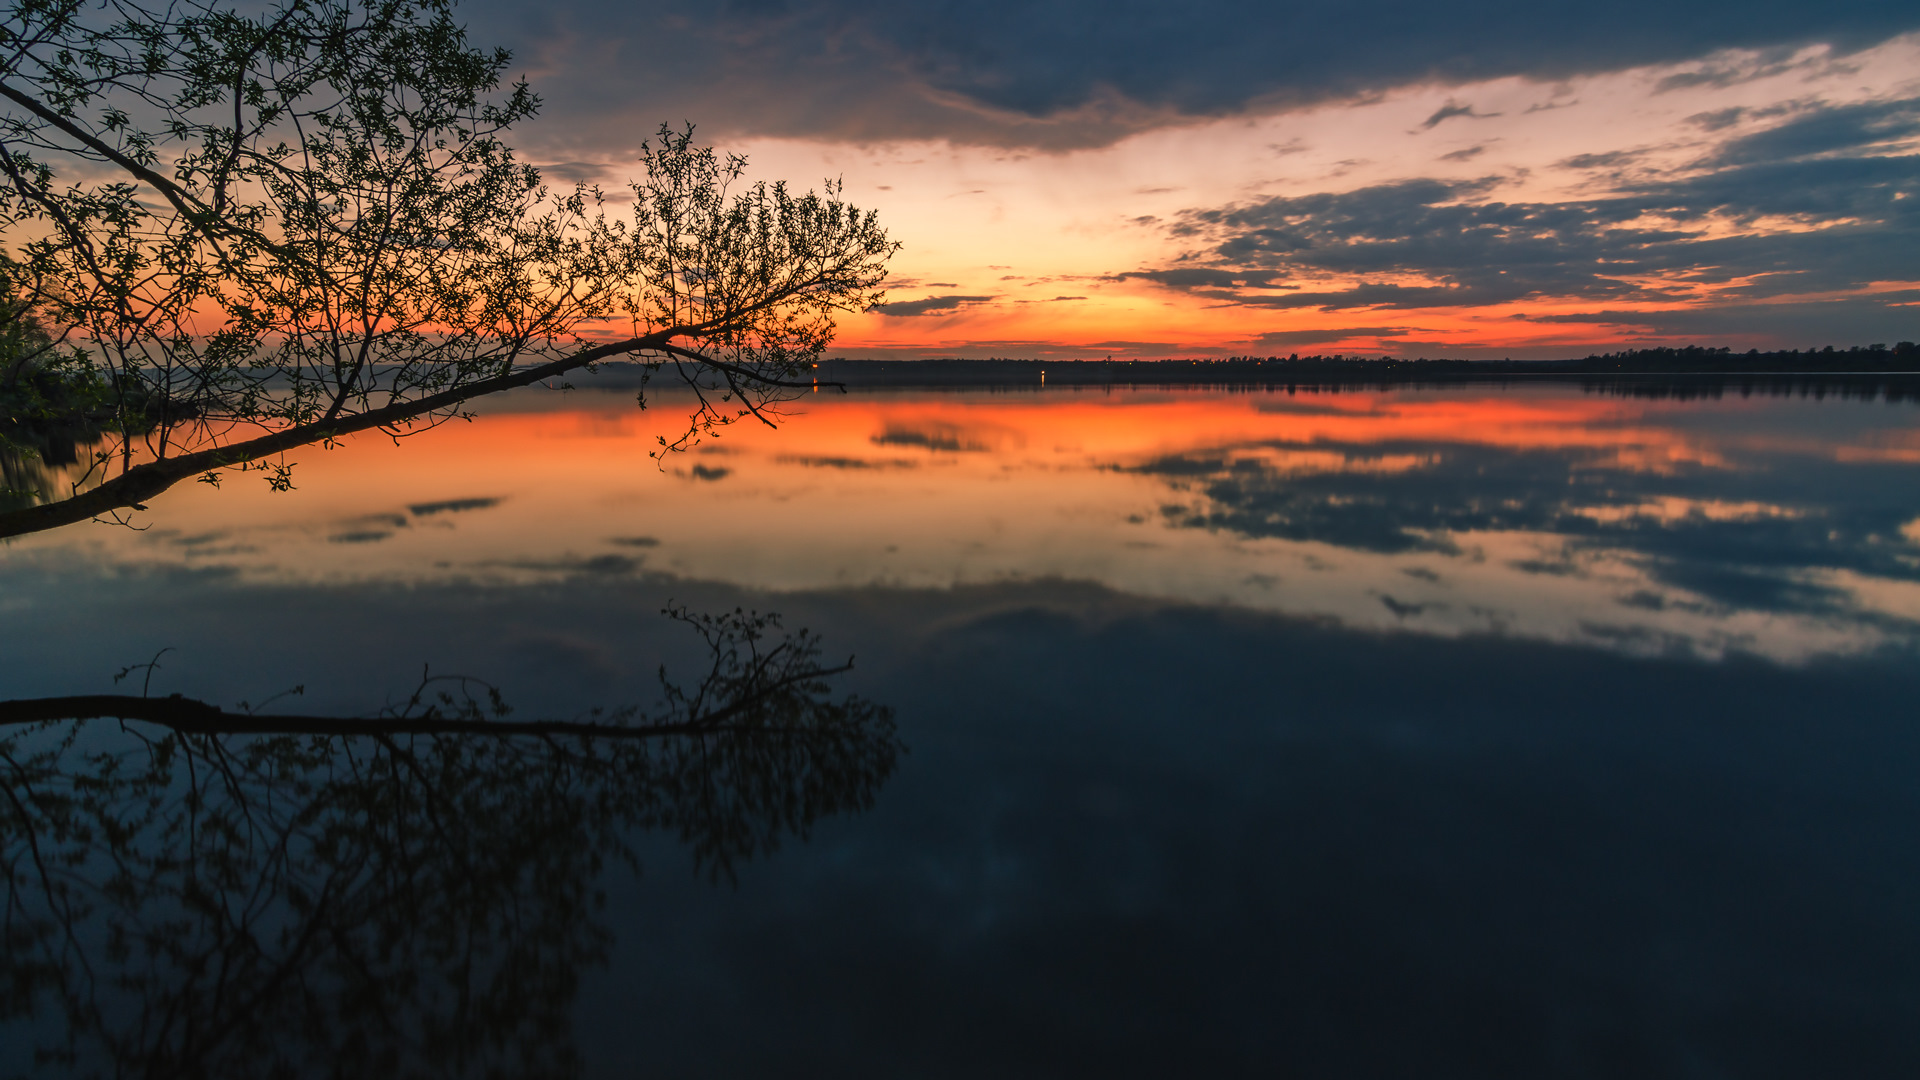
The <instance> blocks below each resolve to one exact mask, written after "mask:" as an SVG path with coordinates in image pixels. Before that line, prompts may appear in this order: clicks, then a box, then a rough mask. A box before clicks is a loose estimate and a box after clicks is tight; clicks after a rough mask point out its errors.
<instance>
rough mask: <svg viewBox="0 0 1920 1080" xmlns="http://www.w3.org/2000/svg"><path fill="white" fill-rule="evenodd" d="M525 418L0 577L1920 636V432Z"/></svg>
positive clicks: (1204, 410)
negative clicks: (1006, 593)
mask: <svg viewBox="0 0 1920 1080" xmlns="http://www.w3.org/2000/svg"><path fill="white" fill-rule="evenodd" d="M650 405H651V407H650V408H649V409H648V410H646V411H645V412H642V411H640V410H638V409H636V408H635V407H634V404H633V401H632V398H631V396H630V395H629V394H626V393H621V392H612V391H592V392H573V393H567V394H558V393H552V392H546V391H534V392H526V393H522V394H520V395H518V396H515V397H513V398H510V399H507V400H504V401H502V402H498V403H495V404H494V405H492V406H491V407H490V408H489V409H488V410H487V411H486V412H485V414H484V415H483V416H481V417H479V418H478V419H477V420H475V421H474V422H472V423H460V422H454V423H450V424H447V425H445V426H443V427H441V428H440V429H438V430H435V431H432V432H429V433H424V434H421V435H420V436H418V437H413V438H407V439H403V440H400V441H399V442H398V443H397V444H396V443H395V442H394V441H392V440H390V439H387V438H385V437H383V436H377V435H362V436H359V437H357V438H354V439H352V440H349V441H347V442H346V443H345V444H344V445H342V446H340V447H337V448H335V449H332V450H323V449H320V448H317V447H313V448H307V449H305V450H303V451H300V452H298V453H296V454H293V455H292V459H293V460H295V461H296V462H297V463H298V464H297V468H296V471H295V483H296V485H297V489H296V490H295V491H294V492H292V493H290V494H274V493H271V492H269V491H268V490H266V488H265V485H264V484H261V483H259V482H258V481H257V480H256V479H254V478H252V477H244V476H243V477H239V478H235V479H231V480H229V481H228V482H227V483H226V484H225V485H224V486H223V487H222V488H221V489H220V490H214V489H211V488H208V487H206V486H203V485H185V486H183V487H181V488H178V489H175V490H174V491H173V492H170V493H169V494H167V495H166V496H164V497H163V498H162V499H159V500H156V501H155V503H154V505H153V509H152V511H151V513H150V514H148V515H145V516H144V520H143V521H142V522H141V524H142V525H145V526H147V527H146V528H144V530H143V531H135V530H132V529H125V528H118V527H113V526H105V525H93V526H85V527H81V528H78V529H68V530H65V531H62V532H56V533H52V534H47V535H42V536H37V537H29V538H27V539H24V540H22V541H18V542H15V543H14V544H12V545H11V547H10V549H9V550H8V551H7V552H6V554H5V555H4V556H0V557H4V558H9V559H16V560H29V559H31V560H53V561H56V562H66V561H72V560H78V561H81V562H99V563H104V564H112V565H129V566H130V565H141V566H149V567H150V566H153V565H156V564H161V565H164V564H168V563H173V564H180V565H184V566H191V567H197V568H207V567H222V568H230V569H231V571H233V572H234V573H237V574H238V575H240V576H241V577H243V578H245V579H249V580H257V581H274V582H288V583H293V582H344V581H396V582H427V581H449V580H471V581H475V582H488V581H496V582H503V583H504V582H525V581H528V580H537V579H540V578H543V577H551V576H556V575H558V576H569V575H579V574H615V575H632V574H647V573H655V574H660V573H664V574H670V575H674V576H677V577H684V578H693V579H700V580H712V581H722V582H727V583H731V584H735V585H740V586H746V587H750V588H758V589H769V590H775V591H784V590H807V589H820V588H834V587H845V586H858V585H878V586H903V587H946V586H953V585H961V584H979V583H991V582H1004V581H1018V580H1028V579H1040V578H1060V579H1069V580H1084V581H1091V582H1095V583H1098V584H1101V585H1104V586H1106V587H1109V588H1112V589H1115V590H1118V591H1121V592H1126V593H1132V594H1136V595H1141V596H1146V597H1152V598H1157V599H1172V600H1181V601H1191V602H1198V603H1206V604H1228V605H1234V606H1243V607H1248V608H1255V609H1261V610H1269V611H1280V612H1287V613H1291V614H1302V615H1318V616H1330V617H1332V618H1334V619H1336V620H1338V621H1340V622H1341V623H1343V624H1346V625H1350V626H1355V627H1364V628H1398V629H1404V630H1410V631H1419V632H1425V633H1434V634H1445V635H1458V634H1462V633H1474V632H1492V633H1501V634H1517V635H1522V636H1528V637H1539V638H1545V639H1551V640H1558V641H1579V642H1587V643H1594V644H1602V645H1607V646H1610V647H1617V648H1620V649H1624V650H1627V651H1630V652H1636V653H1648V652H1681V653H1694V654H1699V655H1706V656H1717V655H1722V654H1724V653H1725V652H1727V651H1729V650H1734V651H1746V652H1756V653H1759V654H1763V655H1767V656H1771V657H1774V658H1777V659H1786V660H1795V659H1802V658H1806V657H1810V656H1814V655H1819V654H1828V653H1849V652H1856V651H1860V650H1863V649H1870V648H1873V647H1875V646H1878V645H1880V644H1884V643H1886V642H1888V641H1890V640H1901V639H1907V638H1910V637H1911V636H1912V635H1913V632H1914V629H1915V627H1916V626H1917V625H1920V483H1916V482H1915V481H1916V480H1920V476H1916V472H1920V410H1916V409H1914V407H1913V406H1912V405H1909V404H1892V405H1889V404H1883V403H1865V402H1859V401H1832V400H1828V401H1812V400H1806V399H1797V398H1788V399H1778V398H1751V399H1742V398H1739V397H1737V396H1729V397H1726V398H1723V399H1719V400H1711V401H1691V402H1673V401H1649V400H1641V399H1633V398H1625V397H1615V396H1603V395H1599V394H1594V393H1587V392H1583V391H1582V390H1581V388H1579V387H1577V386H1571V385H1564V384H1560V385H1545V386H1536V387H1526V388H1518V389H1516V388H1507V387H1494V386H1462V387H1454V388H1448V389H1441V390H1433V389H1421V390H1415V389H1386V390H1379V391H1367V392H1352V391H1349V392H1346V393H1324V392H1322V393H1314V392H1296V393H1290V392H1288V391H1286V390H1285V389H1284V388H1282V389H1278V390H1271V391H1269V390H1258V391H1253V392H1246V391H1227V390H1182V391H1144V390H1114V391H1111V392H1102V391H1097V390H1096V391H1086V390H1081V391H1073V390H1062V391H1050V392H1046V393H1031V392H1026V393H1005V392H999V393H992V392H984V391H981V392H967V393H930V392H904V391H897V392H884V391H882V392H874V391H867V392H861V393H856V394H853V395H844V396H843V395H839V394H835V393H820V394H814V395H809V396H807V397H805V398H803V399H802V400H800V401H798V402H796V403H794V404H792V405H791V406H790V407H789V408H788V410H787V417H786V419H785V421H784V422H783V423H782V424H781V426H780V427H779V429H778V430H769V429H767V428H765V427H763V426H761V425H758V424H753V423H741V424H737V425H735V426H734V427H733V428H731V429H729V430H728V431H726V432H725V434H724V436H723V437H722V438H719V439H717V440H710V441H708V442H705V443H703V444H701V445H699V446H698V447H697V448H696V449H695V450H693V451H692V452H690V453H685V454H675V455H669V456H668V457H667V458H666V459H665V464H664V466H660V465H657V464H656V462H655V461H654V459H652V458H650V457H649V451H650V450H652V449H654V448H655V446H656V443H657V437H658V436H659V435H661V434H663V433H664V434H672V433H673V432H672V430H671V429H672V426H673V423H674V422H675V421H676V420H677V419H678V418H679V417H680V416H681V415H682V410H681V409H680V408H679V405H680V403H679V402H677V401H675V400H673V399H671V398H665V399H661V400H655V401H652V402H650Z"/></svg>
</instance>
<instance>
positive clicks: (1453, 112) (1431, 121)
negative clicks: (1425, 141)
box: [1420, 101, 1501, 131]
mask: <svg viewBox="0 0 1920 1080" xmlns="http://www.w3.org/2000/svg"><path fill="white" fill-rule="evenodd" d="M1499 115H1501V114H1500V113H1483V112H1474V111H1473V106H1471V105H1460V104H1456V103H1454V102H1451V101H1449V102H1447V103H1446V104H1445V105H1442V106H1440V107H1439V108H1438V109H1435V110H1434V113H1433V115H1432V116H1429V117H1427V119H1426V122H1425V123H1423V124H1421V125H1420V127H1421V128H1422V129H1423V130H1426V131H1432V130H1433V129H1434V128H1435V127H1438V126H1439V125H1440V124H1441V123H1442V122H1444V121H1447V120H1452V119H1453V118H1455V117H1466V118H1468V119H1472V120H1485V119H1488V118H1490V117H1494V116H1499Z"/></svg>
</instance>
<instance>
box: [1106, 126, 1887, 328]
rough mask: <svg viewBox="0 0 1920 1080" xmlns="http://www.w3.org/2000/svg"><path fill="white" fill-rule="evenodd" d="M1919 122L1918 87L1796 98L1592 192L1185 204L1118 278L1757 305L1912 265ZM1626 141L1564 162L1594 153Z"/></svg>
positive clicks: (1371, 190) (1436, 191) (1282, 289)
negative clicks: (1180, 247) (1170, 244)
mask: <svg viewBox="0 0 1920 1080" xmlns="http://www.w3.org/2000/svg"><path fill="white" fill-rule="evenodd" d="M1915 135H1920V99H1908V100H1904V101H1892V102H1880V103H1874V104H1871V105H1867V106H1851V105H1850V106H1829V107H1819V108H1808V109H1805V110H1802V111H1801V112H1799V113H1798V114H1796V115H1795V117H1794V118H1793V119H1790V120H1788V121H1786V122H1785V123H1782V124H1780V125H1778V126H1776V127H1773V128H1769V129H1766V130H1764V131H1760V132H1755V133H1753V134H1751V135H1743V136H1740V137H1738V138H1736V139H1733V140H1731V141H1730V142H1729V143H1727V144H1726V145H1725V146H1724V147H1723V148H1721V149H1720V150H1718V151H1716V152H1714V153H1713V154H1712V155H1711V156H1710V158H1709V159H1708V161H1707V162H1706V163H1705V165H1704V167H1703V168H1701V169H1699V170H1697V171H1696V172H1694V173H1693V174H1692V175H1680V176H1678V177H1674V178H1664V177H1654V178H1651V179H1635V180H1631V181H1628V180H1621V181H1617V184H1618V186H1616V187H1615V188H1614V189H1613V190H1612V191H1609V192H1605V193H1603V194H1601V195H1599V196H1597V197H1590V198H1580V199H1572V200H1567V201H1562V202H1502V201H1498V200H1495V199H1492V198H1490V196H1491V195H1493V194H1495V193H1496V191H1497V190H1498V184H1499V181H1498V179H1497V178H1485V179H1480V180H1466V181H1448V180H1439V179H1426V178H1422V179H1410V180H1402V181H1396V182H1391V183H1385V184H1375V185H1371V186H1368V187H1363V188H1358V189H1354V190H1351V191H1344V192H1324V193H1316V194H1308V195H1293V196H1278V197H1272V198H1266V199H1261V200H1256V201H1253V202H1248V203H1236V204H1232V205H1228V206H1221V207H1201V208H1195V209H1191V210H1188V211H1185V212H1184V213H1182V214H1180V215H1179V216H1178V217H1177V218H1176V219H1175V220H1174V221H1173V222H1172V223H1171V224H1170V225H1169V226H1168V232H1169V234H1170V235H1171V236H1172V237H1175V238H1178V239H1183V240H1186V241H1188V242H1190V243H1193V244H1195V245H1197V246H1196V247H1195V248H1194V249H1192V250H1190V251H1189V252H1188V253H1187V254H1186V255H1185V256H1184V257H1183V258H1182V260H1181V265H1177V266H1174V267H1171V268H1166V269H1145V270H1136V271H1131V272H1128V273H1125V274H1118V275H1114V277H1116V278H1123V279H1133V280H1140V281H1149V282H1153V283H1155V284H1158V285H1161V286H1164V287H1167V288H1172V289H1177V290H1181V291H1185V292H1188V293H1191V294H1194V295H1196V296H1199V297H1201V298H1204V299H1207V300H1211V301H1214V302H1218V303H1229V304H1238V305H1243V306H1247V307H1261V308H1275V309H1303V308H1320V309H1324V310H1347V309H1356V308H1383V309H1403V310H1404V309H1419V308H1439V307H1472V306H1485V305H1491V304H1504V303H1512V302H1516V301H1524V300H1537V299H1558V300H1565V299H1576V300H1587V301H1590V302H1596V303H1599V304H1604V305H1620V304H1625V303H1629V302H1631V303H1662V304H1668V305H1677V304H1680V303H1688V304H1696V305H1698V304H1702V303H1705V302H1707V301H1706V300H1705V299H1703V294H1704V295H1710V296H1711V298H1712V299H1713V300H1717V301H1720V302H1725V303H1733V304H1741V305H1752V304H1756V303H1766V302H1773V301H1777V300H1778V299H1779V298H1782V297H1786V296H1790V295H1796V294H1801V295H1811V294H1820V293H1827V294H1832V293H1845V292H1850V291H1858V290H1862V289H1865V288H1867V287H1869V286H1873V285H1875V284H1876V283H1883V282H1898V281H1905V280H1910V279H1912V278H1913V277H1914V271H1913V262H1912V256H1911V252H1912V251H1913V250H1914V249H1915V247H1916V245H1920V155H1916V154H1912V153H1887V152H1884V151H1886V149H1887V146H1888V144H1889V142H1890V141H1892V140H1895V139H1902V138H1908V137H1912V136H1915ZM1876 151H1879V152H1876ZM1632 153H1633V152H1631V151H1629V152H1622V153H1621V154H1620V155H1618V156H1616V155H1593V156H1589V157H1584V158H1570V159H1567V160H1566V161H1564V162H1562V164H1564V165H1567V166H1569V167H1576V168H1599V167H1605V166H1608V165H1612V164H1617V163H1619V162H1622V161H1626V160H1630V158H1631V155H1632ZM1849 155H1850V156H1849ZM1780 221H1790V222H1791V223H1792V227H1791V228H1781V227H1779V226H1778V225H1777V224H1776V223H1777V222H1780ZM1316 286H1318V287H1316ZM1899 302H1903V301H1901V300H1899V298H1897V297H1893V296H1887V297H1882V298H1880V299H1879V300H1877V301H1873V300H1862V301H1860V302H1858V303H1856V304H1855V305H1854V307H1855V308H1856V309H1858V308H1860V307H1863V306H1864V307H1869V308H1871V307H1873V306H1874V305H1875V304H1876V303H1877V304H1878V305H1880V308H1879V310H1880V311H1881V312H1882V317H1880V318H1878V319H1876V320H1873V321H1874V322H1875V323H1876V324H1879V325H1882V326H1884V325H1885V324H1887V323H1889V322H1898V321H1900V320H1902V319H1905V320H1907V322H1908V324H1909V325H1910V324H1911V318H1910V317H1909V316H1908V315H1907V314H1906V313H1907V312H1910V311H1912V310H1913V309H1910V308H1905V309H1894V308H1891V307H1890V306H1889V305H1891V304H1894V303H1899ZM1616 310H1618V309H1616ZM1885 333H1886V332H1885V331H1877V332H1876V335H1877V336H1875V337H1874V338H1873V340H1880V339H1881V337H1884V336H1885ZM1908 336H1912V333H1911V331H1909V332H1908ZM1842 339H1843V340H1861V339H1860V338H1859V337H1858V335H1857V334H1854V335H1842Z"/></svg>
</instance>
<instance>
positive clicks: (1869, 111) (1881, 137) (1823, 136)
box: [1714, 98, 1920, 165]
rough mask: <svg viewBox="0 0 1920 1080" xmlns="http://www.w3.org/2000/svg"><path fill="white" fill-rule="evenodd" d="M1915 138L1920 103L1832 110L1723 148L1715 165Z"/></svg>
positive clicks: (1781, 158)
mask: <svg viewBox="0 0 1920 1080" xmlns="http://www.w3.org/2000/svg"><path fill="white" fill-rule="evenodd" d="M1916 135H1920V98H1908V99H1906V100H1904V101H1878V102H1868V103H1865V104H1860V105H1841V106H1831V107H1828V108H1823V109H1816V110H1813V111H1811V112H1808V113H1807V114H1805V115H1803V116H1800V117H1798V118H1796V119H1793V120H1789V121H1787V122H1786V123H1784V124H1780V125H1778V126H1776V127H1771V128H1768V129H1766V130H1765V131H1758V132H1755V133H1754V134H1752V135H1745V136H1741V137H1740V138H1737V139H1734V140H1732V141H1731V142H1728V143H1727V144H1726V145H1724V146H1722V147H1721V148H1720V151H1719V153H1718V154H1716V155H1715V156H1714V161H1715V162H1716V163H1718V164H1726V165H1741V164H1749V163H1754V162H1768V161H1790V160H1793V159H1795V158H1805V157H1811V156H1813V155H1816V154H1831V153H1836V152H1838V151H1843V150H1861V149H1863V148H1867V147H1874V146H1880V145H1882V144H1885V143H1890V142H1895V141H1898V140H1902V139H1911V138H1913V137H1914V136H1916Z"/></svg>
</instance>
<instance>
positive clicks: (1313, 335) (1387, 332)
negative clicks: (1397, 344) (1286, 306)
mask: <svg viewBox="0 0 1920 1080" xmlns="http://www.w3.org/2000/svg"><path fill="white" fill-rule="evenodd" d="M1408 333H1410V331H1409V330H1408V329H1407V328H1406V327H1403V326H1342V327H1330V328H1328V329H1324V330H1273V331H1269V332H1267V333H1264V334H1261V335H1260V336H1259V337H1258V338H1255V339H1254V340H1255V341H1256V342H1258V343H1259V344H1261V345H1318V344H1321V343H1322V342H1327V341H1345V340H1347V339H1348V338H1356V337H1374V338H1383V337H1404V336H1406V335H1407V334H1408Z"/></svg>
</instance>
